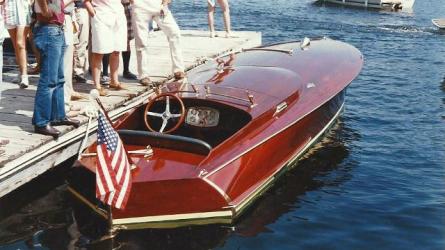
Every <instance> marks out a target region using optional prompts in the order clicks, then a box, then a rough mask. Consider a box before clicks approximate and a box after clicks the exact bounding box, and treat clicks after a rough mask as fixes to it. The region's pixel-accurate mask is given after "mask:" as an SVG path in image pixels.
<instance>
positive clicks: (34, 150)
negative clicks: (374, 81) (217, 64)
mask: <svg viewBox="0 0 445 250" xmlns="http://www.w3.org/2000/svg"><path fill="white" fill-rule="evenodd" d="M208 34H209V33H208V31H191V30H186V31H182V48H183V55H184V60H185V65H186V67H187V69H191V68H193V67H196V66H197V65H198V64H199V61H200V60H201V59H202V58H205V57H209V58H212V57H216V56H218V55H220V54H223V53H226V52H228V51H230V50H235V51H236V50H240V49H243V48H251V47H254V46H258V45H260V44H261V34H260V33H257V32H247V31H246V32H234V37H232V38H223V37H216V38H209V37H208ZM150 45H151V48H152V49H151V57H150V66H151V72H150V75H151V76H150V78H151V79H152V81H156V82H159V83H165V82H167V81H168V80H170V79H171V78H172V76H171V62H170V51H169V47H168V42H167V40H166V38H165V36H164V35H163V33H162V32H155V35H154V36H153V37H151V38H150ZM132 51H134V47H132ZM5 63H7V62H5ZM130 69H131V70H132V72H134V73H136V53H132V57H131V62H130ZM16 75H17V71H15V72H6V73H4V74H3V83H2V84H0V93H1V96H0V138H1V139H8V140H9V141H10V143H9V144H7V145H6V146H1V147H0V148H1V149H3V150H5V153H4V154H3V155H0V197H3V196H5V195H6V194H8V193H10V192H11V191H13V190H15V189H17V188H18V187H20V186H21V185H23V184H25V183H27V182H29V181H30V180H32V179H34V178H35V177H37V176H39V175H41V174H42V173H44V172H46V171H47V170H49V169H51V168H53V167H55V166H57V165H58V164H60V163H62V162H64V161H66V160H67V159H69V158H71V157H73V156H75V155H76V154H77V153H78V151H79V148H80V146H81V145H80V144H81V141H82V139H83V137H84V136H85V131H86V123H87V121H88V118H87V117H86V116H85V115H83V114H80V115H78V116H77V117H76V119H79V120H81V121H82V122H83V125H82V126H80V127H79V128H77V129H73V128H72V127H68V126H62V127H58V129H60V130H61V131H62V133H63V135H62V136H60V137H59V139H57V140H54V139H53V138H52V137H50V136H44V135H40V134H35V133H34V132H33V129H34V128H33V126H32V124H31V118H32V114H33V106H34V96H35V92H36V86H37V82H38V76H30V86H29V88H27V89H20V88H19V87H18V85H17V84H13V83H12V79H13V78H14V77H15V76H16ZM121 80H122V82H123V83H124V84H125V85H126V86H127V87H128V90H123V91H110V95H109V96H107V97H101V100H102V102H103V103H104V104H105V106H106V109H107V110H109V115H110V117H111V119H116V118H118V117H119V116H121V115H122V114H124V113H125V112H126V111H128V110H129V109H131V108H133V107H135V106H137V105H139V104H140V103H142V102H143V101H144V100H146V99H147V98H148V97H149V96H150V95H152V94H153V92H152V90H151V89H149V88H148V87H143V86H141V85H139V84H138V83H137V82H131V81H126V80H123V79H121ZM73 85H74V89H75V90H76V91H78V92H81V93H85V94H88V93H89V91H90V90H91V89H93V85H92V82H91V81H88V82H87V83H86V84H78V83H74V84H73ZM73 105H74V106H76V107H79V108H81V109H83V108H85V107H86V106H88V105H91V104H90V101H88V100H84V101H77V102H74V103H73ZM79 113H81V112H79ZM96 129H97V121H95V120H93V122H92V123H91V130H90V133H89V138H88V143H87V145H90V144H91V143H92V142H94V141H95V140H96Z"/></svg>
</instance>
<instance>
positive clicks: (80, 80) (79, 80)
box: [73, 75, 87, 83]
mask: <svg viewBox="0 0 445 250" xmlns="http://www.w3.org/2000/svg"><path fill="white" fill-rule="evenodd" d="M73 79H74V80H75V81H76V82H77V83H86V82H87V79H85V77H84V76H83V75H74V76H73Z"/></svg>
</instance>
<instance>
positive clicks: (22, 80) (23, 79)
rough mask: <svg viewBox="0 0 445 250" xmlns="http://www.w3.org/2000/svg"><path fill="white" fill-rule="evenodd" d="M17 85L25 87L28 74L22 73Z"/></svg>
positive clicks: (26, 86) (27, 83) (27, 81)
mask: <svg viewBox="0 0 445 250" xmlns="http://www.w3.org/2000/svg"><path fill="white" fill-rule="evenodd" d="M19 86H20V88H21V89H26V88H28V86H29V80H28V76H27V75H22V77H21V79H20V83H19Z"/></svg>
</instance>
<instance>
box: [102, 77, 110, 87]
mask: <svg viewBox="0 0 445 250" xmlns="http://www.w3.org/2000/svg"><path fill="white" fill-rule="evenodd" d="M100 84H102V85H109V84H110V77H108V76H104V75H101V76H100Z"/></svg>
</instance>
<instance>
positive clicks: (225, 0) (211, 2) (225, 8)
mask: <svg viewBox="0 0 445 250" xmlns="http://www.w3.org/2000/svg"><path fill="white" fill-rule="evenodd" d="M207 4H208V13H207V15H208V20H209V29H210V38H213V37H215V36H216V33H215V20H214V17H213V16H214V14H215V7H216V3H215V0H207ZM218 4H219V6H221V9H222V12H223V17H224V27H225V28H226V37H227V38H229V37H231V36H232V31H231V27H230V9H229V0H218Z"/></svg>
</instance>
